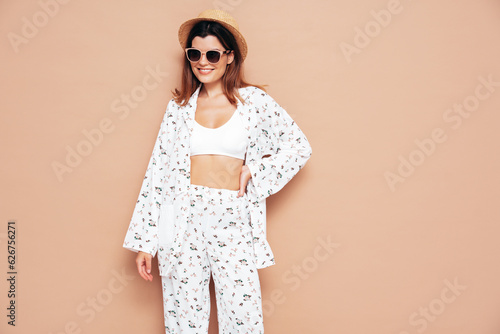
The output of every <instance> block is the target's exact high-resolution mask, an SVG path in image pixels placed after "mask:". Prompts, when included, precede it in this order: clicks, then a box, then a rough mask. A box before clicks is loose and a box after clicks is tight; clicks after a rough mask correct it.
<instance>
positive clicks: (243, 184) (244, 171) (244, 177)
mask: <svg viewBox="0 0 500 334" xmlns="http://www.w3.org/2000/svg"><path fill="white" fill-rule="evenodd" d="M251 177H252V174H251V173H250V168H248V166H247V165H243V166H242V167H241V173H240V191H239V192H238V196H237V197H241V196H243V195H244V194H245V191H246V188H247V184H248V180H250V178H251Z"/></svg>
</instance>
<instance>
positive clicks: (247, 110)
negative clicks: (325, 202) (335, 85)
mask: <svg viewBox="0 0 500 334" xmlns="http://www.w3.org/2000/svg"><path fill="white" fill-rule="evenodd" d="M200 88H201V85H200V86H198V88H197V90H196V91H195V93H193V95H192V96H191V97H190V99H189V101H188V104H187V105H186V106H184V107H181V106H179V105H177V104H176V103H175V102H174V100H173V99H172V100H170V101H169V103H168V106H167V110H166V112H165V114H164V117H163V120H162V123H161V126H160V130H159V133H158V137H157V139H156V142H155V145H154V148H153V152H152V154H151V158H150V160H149V163H148V167H147V170H146V175H145V177H144V180H143V182H142V186H141V190H140V195H139V198H138V200H137V203H136V205H135V209H134V211H133V215H132V219H131V222H130V224H129V228H128V231H127V234H126V236H125V240H124V243H123V247H125V248H126V249H129V250H132V251H135V252H138V251H144V252H148V253H150V254H152V255H153V256H155V255H156V254H157V255H158V265H159V271H160V275H161V276H168V275H169V273H170V272H171V271H172V269H173V267H174V266H175V265H176V264H177V263H178V262H179V260H181V258H182V252H181V250H182V248H183V246H184V243H185V240H186V238H185V234H186V231H187V225H186V222H187V221H188V219H189V217H190V214H191V209H192V206H191V201H190V197H189V190H190V187H191V186H192V185H191V182H190V170H191V165H190V164H191V161H190V135H191V133H192V131H193V126H194V114H195V111H196V102H197V98H198V94H199V91H200ZM238 91H239V93H240V95H241V96H242V97H243V99H244V102H245V103H244V104H242V103H241V101H239V100H238V112H239V113H240V117H241V119H242V121H243V122H244V124H245V128H246V129H247V130H248V136H249V144H248V147H247V153H246V156H245V165H247V166H248V168H249V169H250V172H251V174H252V177H251V178H250V180H249V182H248V184H247V189H246V196H245V199H246V201H247V202H248V207H249V212H250V225H251V228H252V230H251V231H252V239H253V240H252V241H253V251H254V252H253V256H252V257H251V258H249V259H245V260H246V261H253V262H254V263H255V265H256V267H257V268H258V269H261V268H265V267H268V266H271V265H274V264H275V260H274V255H273V252H272V250H271V247H270V246H269V243H268V241H267V238H266V198H267V197H268V196H270V195H273V194H275V193H277V192H278V191H279V190H281V189H282V188H283V187H284V186H285V185H286V184H287V183H288V182H289V181H290V180H291V179H292V178H293V177H294V176H295V175H296V174H297V173H298V171H299V170H300V169H301V168H302V167H303V166H304V165H305V163H306V162H307V161H308V159H309V158H310V156H311V153H312V150H311V146H310V144H309V142H308V140H307V138H306V136H305V135H304V133H303V132H302V131H301V129H300V128H299V127H298V126H297V124H296V123H295V122H294V120H293V119H292V118H291V117H290V116H289V115H288V113H287V112H286V111H285V110H284V109H283V108H282V107H281V106H280V105H279V104H278V103H277V102H276V101H275V100H274V99H273V98H272V97H271V96H270V95H269V94H267V93H266V92H264V91H263V90H261V89H259V88H257V87H253V86H249V87H244V88H239V90H238ZM221 241H222V240H221Z"/></svg>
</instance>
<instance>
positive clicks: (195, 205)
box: [162, 184, 264, 334]
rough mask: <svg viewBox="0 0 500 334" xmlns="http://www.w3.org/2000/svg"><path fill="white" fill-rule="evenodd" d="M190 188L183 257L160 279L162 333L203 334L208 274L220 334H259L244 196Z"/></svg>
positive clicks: (258, 296) (256, 281)
mask: <svg viewBox="0 0 500 334" xmlns="http://www.w3.org/2000/svg"><path fill="white" fill-rule="evenodd" d="M237 194H238V191H237V190H229V189H217V188H210V187H206V186H201V185H193V184H192V185H191V186H190V200H191V217H190V219H189V221H187V222H186V223H187V224H188V227H187V232H186V240H185V244H184V249H183V254H182V256H181V258H180V259H179V263H178V264H177V265H176V266H174V268H173V270H172V272H171V274H170V276H162V287H163V308H164V314H165V332H166V333H167V334H181V333H189V334H195V333H196V334H206V333H207V332H208V322H209V319H210V292H209V283H210V274H212V277H213V280H214V286H215V294H216V300H217V317H218V321H219V333H220V334H236V333H245V334H248V333H255V334H262V333H264V323H263V314H262V297H261V290H260V281H259V276H258V273H257V268H256V266H255V262H254V261H253V254H254V253H253V243H252V231H251V226H250V213H249V210H248V202H247V199H246V194H245V195H244V196H243V197H236V195H237Z"/></svg>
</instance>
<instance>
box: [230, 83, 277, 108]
mask: <svg viewBox="0 0 500 334" xmlns="http://www.w3.org/2000/svg"><path fill="white" fill-rule="evenodd" d="M238 92H239V93H240V95H241V96H242V97H243V99H245V101H251V102H252V103H253V104H255V103H258V102H266V101H270V100H272V97H271V96H270V95H269V94H268V93H267V92H266V91H265V90H263V89H261V88H259V87H256V86H246V87H242V88H239V89H238Z"/></svg>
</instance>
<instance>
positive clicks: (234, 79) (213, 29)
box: [172, 21, 265, 106]
mask: <svg viewBox="0 0 500 334" xmlns="http://www.w3.org/2000/svg"><path fill="white" fill-rule="evenodd" d="M208 35H212V36H215V37H217V39H218V40H219V41H220V42H221V44H222V45H223V46H224V48H225V49H226V50H233V52H234V60H233V62H232V63H231V64H229V66H227V68H226V72H225V73H224V75H223V76H222V91H223V92H224V95H226V97H227V99H228V100H229V102H230V103H231V104H233V105H236V99H237V98H238V99H239V100H240V101H241V103H244V100H243V98H242V97H241V96H240V94H239V93H238V88H242V87H248V86H255V87H258V88H260V89H262V90H264V91H265V88H264V87H263V86H261V85H252V84H250V83H248V82H246V81H245V79H244V78H243V58H242V56H241V53H240V50H239V48H238V44H237V43H236V40H235V39H234V36H233V34H231V33H230V32H229V31H228V30H227V29H226V28H224V27H223V26H222V25H221V24H219V23H217V22H212V21H201V22H198V23H197V24H196V25H194V26H193V28H192V29H191V31H190V32H189V35H188V38H187V42H186V47H187V48H190V47H191V46H192V42H193V39H194V38H195V37H196V36H199V37H202V38H204V37H206V36H208ZM199 84H200V81H199V80H198V78H196V76H195V75H194V73H193V71H192V69H191V64H190V62H189V60H187V58H186V57H184V67H183V70H182V83H181V90H180V91H179V90H178V89H177V88H175V90H174V91H172V94H173V95H174V100H175V102H176V103H177V104H178V105H180V106H185V105H186V104H187V103H188V101H189V98H190V97H191V95H193V93H194V92H195V91H196V88H197V87H198V85H199Z"/></svg>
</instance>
